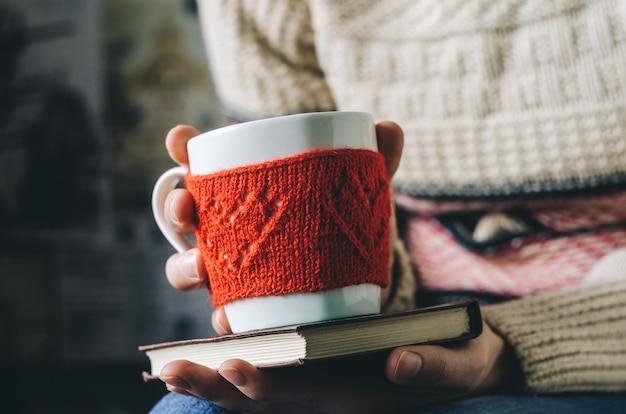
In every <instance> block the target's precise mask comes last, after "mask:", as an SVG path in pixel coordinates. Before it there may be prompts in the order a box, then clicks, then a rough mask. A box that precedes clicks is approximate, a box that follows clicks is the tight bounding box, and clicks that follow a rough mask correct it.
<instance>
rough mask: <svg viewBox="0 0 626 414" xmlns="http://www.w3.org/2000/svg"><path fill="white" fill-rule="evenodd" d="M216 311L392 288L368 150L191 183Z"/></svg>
mask: <svg viewBox="0 0 626 414" xmlns="http://www.w3.org/2000/svg"><path fill="white" fill-rule="evenodd" d="M185 183H186V185H187V188H188V190H189V192H190V193H191V195H192V196H193V199H194V203H195V205H196V206H197V207H196V208H197V214H198V218H199V220H198V222H199V224H198V228H197V230H196V239H197V243H198V247H199V249H200V251H201V252H202V258H203V260H204V264H205V266H206V267H207V270H208V272H209V280H210V287H211V298H212V300H213V305H214V306H221V305H224V304H225V303H228V302H231V301H235V300H238V299H244V298H249V297H258V296H269V295H281V294H285V293H295V292H317V291H321V290H327V289H336V288H341V287H345V286H352V285H356V284H361V283H375V284H378V285H380V286H382V287H386V286H387V284H388V266H389V260H390V259H389V249H390V239H389V235H390V217H391V200H390V193H389V183H388V179H387V178H386V172H385V164H384V160H383V157H382V155H381V154H380V153H378V152H374V151H370V150H357V149H335V150H320V151H312V152H307V153H304V154H301V155H297V156H293V157H288V158H285V159H281V160H276V161H268V162H264V163H261V164H255V165H251V166H246V167H239V168H235V169H232V170H225V171H220V172H217V173H213V174H208V175H191V174H187V176H186V178H185Z"/></svg>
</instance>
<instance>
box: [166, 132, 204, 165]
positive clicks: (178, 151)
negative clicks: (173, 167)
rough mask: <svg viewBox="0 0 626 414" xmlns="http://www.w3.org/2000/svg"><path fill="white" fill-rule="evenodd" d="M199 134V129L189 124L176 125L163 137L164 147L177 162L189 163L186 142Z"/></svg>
mask: <svg viewBox="0 0 626 414" xmlns="http://www.w3.org/2000/svg"><path fill="white" fill-rule="evenodd" d="M198 134H200V131H198V130H197V129H195V128H194V127H191V126H189V125H177V126H175V127H174V128H172V129H171V130H170V131H169V132H168V133H167V136H166V137H165V147H166V148H167V152H168V153H169V155H170V157H171V158H172V159H173V160H174V161H176V162H177V163H179V164H185V165H186V164H189V157H188V156H187V142H188V141H189V140H190V139H191V138H193V137H195V136H196V135H198Z"/></svg>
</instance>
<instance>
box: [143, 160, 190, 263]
mask: <svg viewBox="0 0 626 414" xmlns="http://www.w3.org/2000/svg"><path fill="white" fill-rule="evenodd" d="M186 173H187V167H182V166H181V167H174V168H170V169H169V170H167V171H165V172H164V173H163V174H161V176H160V177H159V179H158V180H157V182H156V184H154V190H153V191H152V213H153V214H154V219H155V221H156V223H157V226H159V230H161V233H163V235H164V236H165V238H166V239H167V241H168V242H170V244H171V245H172V246H174V248H175V249H176V250H177V251H178V252H180V253H182V252H184V251H187V250H189V249H191V248H193V247H194V245H193V244H192V243H191V241H189V239H187V237H185V235H184V234H182V233H179V232H177V231H175V230H174V229H173V228H171V227H170V226H169V225H168V224H167V221H166V220H165V199H166V198H167V194H168V193H169V192H170V191H172V190H173V189H174V188H176V185H177V184H178V183H179V182H180V181H181V180H182V179H183V178H184V177H185V174H186Z"/></svg>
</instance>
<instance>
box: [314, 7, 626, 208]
mask: <svg viewBox="0 0 626 414" xmlns="http://www.w3.org/2000/svg"><path fill="white" fill-rule="evenodd" d="M348 3H349V5H348V4H345V2H336V1H332V0H326V1H324V0H322V1H314V2H311V8H312V16H313V19H314V20H313V21H314V27H315V28H316V34H317V37H316V39H317V50H318V53H319V56H320V57H319V59H320V64H321V66H322V68H323V70H324V74H325V77H326V80H327V82H328V84H329V85H330V88H331V90H332V92H333V95H334V97H335V99H336V102H337V106H338V107H339V108H340V109H343V110H356V109H358V110H364V111H368V112H371V113H373V114H376V116H377V117H378V118H379V119H393V120H396V121H399V122H400V123H401V125H402V127H403V129H404V130H405V133H406V142H405V151H404V155H403V159H402V163H401V166H400V170H399V172H398V173H397V174H396V176H395V179H394V180H395V184H396V185H397V186H398V187H399V188H400V189H401V190H403V191H404V192H407V193H410V194H413V195H420V196H429V197H484V196H510V195H512V194H528V193H531V194H532V193H537V192H546V191H552V192H554V191H569V190H578V189H585V188H588V187H589V186H591V185H593V186H606V185H613V184H617V183H619V184H621V185H623V184H624V183H626V168H625V165H624V162H623V160H624V159H625V158H626V140H625V139H624V134H625V133H626V99H625V96H626V71H624V70H623V68H624V67H626V30H625V28H624V27H625V26H624V24H623V22H624V21H625V20H626V4H625V3H624V2H622V1H620V0H607V1H592V2H583V1H553V2H545V1H543V0H526V1H519V0H518V1H501V2H493V1H478V0H474V1H440V2H435V1H428V0H426V1H416V0H389V1H383V2H376V1H370V2H348ZM364 3H369V4H371V7H368V6H365V4H364ZM564 68H565V70H563V69H564ZM382 83H384V84H385V87H384V88H380V87H379V85H381V84H382Z"/></svg>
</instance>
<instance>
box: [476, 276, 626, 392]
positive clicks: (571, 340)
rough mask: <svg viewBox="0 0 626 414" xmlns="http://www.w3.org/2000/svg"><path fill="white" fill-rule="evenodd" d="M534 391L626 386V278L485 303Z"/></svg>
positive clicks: (486, 315) (486, 312) (485, 309)
mask: <svg viewBox="0 0 626 414" xmlns="http://www.w3.org/2000/svg"><path fill="white" fill-rule="evenodd" d="M483 316H484V318H485V320H486V321H487V323H488V324H489V325H490V326H491V327H492V328H493V330H494V331H496V332H497V333H499V334H500V335H502V336H503V337H504V339H505V340H506V341H507V342H508V343H509V344H510V346H511V347H512V348H513V350H514V352H515V353H516V355H517V358H518V360H519V362H520V364H521V368H522V371H523V374H524V379H525V385H526V388H527V390H529V391H533V392H562V391H618V390H619V391H622V390H626V280H621V281H617V282H612V283H602V284H599V283H598V284H593V285H580V286H577V287H575V288H568V289H565V290H563V291H560V292H557V293H550V294H545V295H538V296H532V297H527V298H524V299H520V300H514V301H511V302H506V303H502V304H497V305H489V306H484V307H483Z"/></svg>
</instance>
